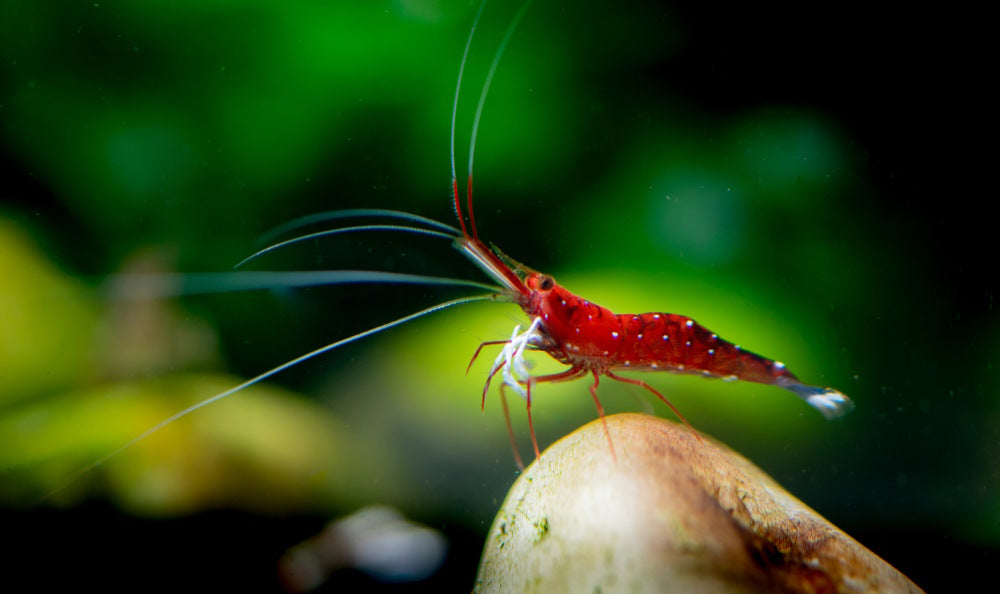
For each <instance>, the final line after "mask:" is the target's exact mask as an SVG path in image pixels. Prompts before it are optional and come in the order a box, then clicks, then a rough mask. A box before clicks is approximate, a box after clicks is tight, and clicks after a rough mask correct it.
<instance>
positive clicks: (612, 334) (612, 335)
mask: <svg viewBox="0 0 1000 594" xmlns="http://www.w3.org/2000/svg"><path fill="white" fill-rule="evenodd" d="M611 338H618V333H617V332H615V331H614V330H612V331H611Z"/></svg>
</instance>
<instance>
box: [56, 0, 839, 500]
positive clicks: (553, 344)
mask: <svg viewBox="0 0 1000 594" xmlns="http://www.w3.org/2000/svg"><path fill="white" fill-rule="evenodd" d="M530 4H531V0H527V1H526V2H525V3H524V4H523V5H522V6H521V8H520V10H519V12H518V13H517V14H516V16H515V17H514V19H513V20H512V22H511V24H510V26H509V27H508V29H507V31H506V33H505V35H504V37H503V38H502V40H501V42H500V45H499V48H498V49H497V50H496V53H495V54H494V57H493V62H492V64H491V66H490V70H489V72H488V74H487V76H486V81H485V83H484V84H483V88H482V90H481V92H480V96H479V102H478V104H477V107H476V112H475V118H474V121H473V126H472V134H471V140H470V148H469V171H468V185H467V194H466V209H465V210H464V212H463V208H462V204H461V199H460V196H459V184H458V176H457V174H456V171H455V121H456V114H457V111H458V99H459V91H460V90H461V86H462V74H463V72H464V69H465V64H466V59H467V57H468V53H469V47H470V46H471V44H472V38H473V34H474V33H475V30H476V25H477V23H478V22H479V17H480V16H481V15H482V13H483V8H484V6H485V2H483V4H482V5H480V8H479V12H478V13H477V15H476V17H475V20H474V21H473V24H472V27H471V30H470V32H469V36H468V40H467V41H466V46H465V52H464V53H463V55H462V60H461V64H460V67H459V74H458V83H457V85H456V88H455V100H454V105H453V108H452V121H451V178H452V179H451V182H452V183H451V187H452V191H451V193H452V196H453V199H454V208H455V212H456V215H457V218H458V222H459V226H460V229H456V228H454V227H452V226H450V225H447V224H445V223H441V222H438V221H435V220H432V219H429V218H426V217H423V216H419V215H415V214H410V213H404V212H399V211H392V210H385V209H351V210H338V211H329V212H324V213H317V214H314V215H309V216H306V217H302V218H300V219H296V220H293V221H290V222H289V223H286V224H284V225H281V226H280V227H278V228H277V229H275V230H273V231H272V234H271V236H272V237H277V236H279V235H282V234H285V233H286V232H288V231H291V230H293V229H297V228H302V227H305V226H309V225H314V224H317V223H321V222H326V221H331V220H341V219H351V218H376V219H389V220H391V221H404V222H405V223H406V224H399V223H397V222H392V223H391V224H386V223H378V224H373V223H367V224H361V225H354V226H342V227H336V228H332V229H327V230H323V231H319V232H314V233H307V234H304V235H299V236H297V237H293V238H291V239H287V240H284V241H280V242H278V243H274V244H272V245H270V246H268V247H266V248H264V249H262V250H260V251H258V252H256V253H254V254H252V255H251V256H249V257H248V258H246V259H244V260H243V261H241V262H240V263H238V264H237V265H236V268H240V267H242V266H243V265H244V264H246V263H248V262H250V261H251V260H255V259H256V258H258V257H260V256H262V255H264V254H266V253H269V252H272V251H274V250H277V249H280V248H284V247H286V246H289V245H291V244H294V243H299V242H303V241H306V240H314V239H318V238H321V237H326V236H331V235H337V234H342V233H352V232H369V231H389V232H404V233H413V234H420V235H424V236H429V237H438V238H445V239H448V240H450V241H451V242H452V245H453V246H454V247H455V248H456V249H458V250H459V251H460V252H461V253H462V254H464V255H465V256H466V257H467V258H469V259H470V260H471V261H472V262H474V263H475V264H476V265H477V266H479V268H481V269H482V270H483V271H484V272H485V273H486V274H487V275H488V276H489V277H490V278H491V279H492V280H493V281H494V282H495V283H496V284H497V285H499V286H494V285H487V284H485V283H478V282H474V281H468V280H462V279H451V278H440V277H430V276H424V275H413V274H403V273H396V272H386V271H371V270H362V271H349V270H346V271H345V270H339V271H304V272H244V271H236V272H230V273H220V274H204V275H181V276H180V277H158V278H156V279H150V278H146V277H142V278H138V279H136V278H132V277H118V278H115V279H112V280H113V282H112V283H111V284H112V288H113V289H114V291H113V293H114V294H115V295H116V296H117V297H119V298H136V297H149V296H150V293H152V294H155V295H168V294H179V293H202V292H219V291H234V290H252V289H260V288H263V287H274V286H284V287H298V286H306V285H317V284H344V283H404V284H423V285H450V286H462V287H472V288H479V289H486V290H487V291H488V293H486V294H481V295H474V296H469V297H462V298H458V299H452V300H450V301H446V302H443V303H440V304H438V305H434V306H431V307H428V308H425V309H423V310H420V311H418V312H415V313H412V314H409V315H406V316H403V317H401V318H398V319H396V320H394V321H391V322H387V323H385V324H381V325H379V326H375V327H372V328H370V329H368V330H365V331H363V332H359V333H357V334H354V335H353V336H349V337H346V338H342V339H339V340H336V341H334V342H331V343H330V344H328V345H326V346H323V347H320V348H317V349H315V350H313V351H311V352H309V353H306V354H304V355H301V356H299V357H296V358H295V359H292V360H290V361H287V362H285V363H282V364H281V365H278V366H276V367H274V368H272V369H270V370H268V371H265V372H263V373H261V374H259V375H257V376H255V377H253V378H251V379H249V380H247V381H245V382H243V383H241V384H239V385H237V386H234V387H233V388H231V389H229V390H226V391H225V392H222V393H219V394H216V395H214V396H211V397H209V398H206V399H204V400H202V401H200V402H198V403H197V404H194V405H192V406H190V407H188V408H185V409H183V410H181V411H180V412H177V413H176V414H174V415H172V416H170V417H169V418H167V419H164V420H163V421H161V422H160V423H157V424H156V425H154V426H152V427H150V428H149V429H147V430H146V431H144V432H143V433H141V434H140V435H138V436H137V437H135V438H134V439H132V440H131V441H129V442H128V443H126V444H124V445H122V446H121V447H119V448H118V449H116V450H114V451H112V452H111V453H109V454H107V455H106V456H104V457H102V458H101V459H99V460H97V461H95V462H94V463H92V464H90V465H88V466H87V467H85V468H82V469H80V470H79V471H78V472H77V473H75V474H74V475H73V476H72V477H70V478H69V480H67V481H66V482H64V483H63V484H62V485H61V486H59V487H58V488H56V489H54V490H53V491H50V492H49V493H48V494H47V495H46V496H45V497H43V498H42V501H45V500H46V499H48V498H49V497H51V496H52V495H53V494H54V493H57V492H59V491H61V490H62V489H63V488H65V487H66V486H67V485H69V484H71V483H73V482H75V481H76V480H77V479H78V478H80V477H81V476H83V475H85V474H87V473H89V472H90V471H92V470H93V469H94V468H96V467H98V466H100V465H101V464H103V463H104V462H106V461H108V460H110V459H111V458H113V457H115V456H117V455H118V454H119V453H121V452H123V451H124V450H126V449H128V448H130V447H131V446H132V445H134V444H135V443H137V442H139V441H141V440H143V439H145V438H146V437H148V436H149V435H151V434H153V433H155V432H157V431H159V430H160V429H162V428H164V427H166V426H167V425H169V424H171V423H173V422H174V421H176V420H177V419H180V418H181V417H184V416H187V415H189V414H191V413H193V412H195V411H196V410H198V409H201V408H203V407H205V406H208V405H210V404H212V403H214V402H217V401H219V400H222V399H223V398H226V397H228V396H231V395H233V394H235V393H237V392H239V391H241V390H243V389H244V388H246V387H248V386H251V385H253V384H255V383H258V382H261V381H263V380H265V379H268V378H270V377H272V376H274V375H276V374H278V373H280V372H282V371H284V370H286V369H288V368H290V367H292V366H294V365H298V364H300V363H302V362H304V361H306V360H309V359H311V358H313V357H317V356H319V355H321V354H325V353H328V352H330V351H332V350H335V349H338V348H340V347H342V346H344V345H347V344H350V343H352V342H355V341H358V340H361V339H363V338H366V337H368V336H371V335H373V334H376V333H378V332H382V331H384V330H389V329H391V328H395V327H397V326H400V325H402V324H405V323H407V322H409V321H411V320H415V319H417V318H420V317H423V316H427V315H430V314H432V313H436V312H439V311H443V310H445V309H450V308H452V307H455V306H458V305H463V304H466V303H472V302H477V301H484V300H489V301H509V302H512V303H515V304H517V305H519V306H520V307H521V309H522V310H524V312H525V314H527V315H528V317H529V318H530V319H531V320H532V322H531V325H530V327H529V328H528V330H527V331H525V332H523V333H519V330H520V329H519V328H515V330H514V333H513V335H512V337H511V339H510V340H497V341H488V342H484V343H482V344H480V345H479V348H477V349H476V352H475V354H474V355H473V357H472V361H470V363H469V368H471V366H472V363H473V362H474V361H475V360H476V357H478V355H479V353H480V352H481V350H482V349H483V347H485V346H488V345H503V350H502V352H501V354H500V356H499V357H497V359H496V361H495V362H494V365H493V368H492V369H491V370H490V372H489V374H488V376H487V379H486V384H485V386H484V388H483V405H484V406H485V399H486V394H487V391H488V390H489V386H490V381H491V380H492V379H493V377H495V376H496V374H497V373H502V375H503V378H504V384H503V385H502V386H501V401H502V403H503V407H504V413H505V418H506V422H507V430H508V433H509V435H510V437H511V442H512V444H513V443H514V434H513V429H512V427H511V424H510V416H509V414H507V412H508V410H507V403H506V399H505V398H504V392H503V390H504V388H505V387H510V388H513V389H514V390H516V391H518V392H519V393H522V394H523V395H524V396H525V398H526V401H527V410H528V426H529V429H530V432H531V442H532V446H533V447H534V452H535V457H536V458H538V457H540V455H541V454H540V452H539V448H538V440H537V439H536V437H535V430H534V425H533V422H532V419H531V390H532V387H533V386H534V385H536V384H539V383H545V382H554V381H561V380H569V379H574V378H577V377H580V376H583V375H586V374H588V373H589V374H591V375H592V376H593V384H591V386H590V394H591V396H592V397H593V399H594V404H595V406H596V407H597V412H598V414H599V416H600V418H601V420H602V421H604V410H603V407H602V406H601V403H600V401H599V400H598V398H597V387H598V385H599V384H600V379H601V377H602V376H607V377H609V378H611V379H613V380H615V381H619V382H624V383H628V384H633V385H637V386H641V387H643V388H645V389H647V390H649V391H650V392H652V393H653V394H655V395H656V396H657V397H658V398H659V399H660V400H662V401H663V402H665V403H666V404H667V405H668V406H670V408H671V409H672V410H673V411H674V412H675V413H676V414H677V416H678V417H679V418H680V419H681V420H682V421H684V422H685V423H686V424H688V426H689V427H690V423H687V421H686V420H685V419H684V417H683V416H682V415H681V414H680V412H679V411H678V410H677V409H676V408H675V407H674V406H673V405H672V404H671V403H670V402H669V401H668V400H667V399H666V398H664V396H663V395H662V394H661V393H660V392H658V391H657V390H656V389H655V388H653V387H652V386H650V385H648V384H647V383H646V382H644V381H642V380H638V379H632V378H627V377H622V376H619V375H617V373H616V371H619V370H624V369H635V370H644V371H653V370H657V371H671V372H675V373H699V374H702V375H705V376H709V377H718V378H723V379H730V380H736V379H739V380H744V381H751V382H758V383H763V384H772V385H776V386H780V387H782V388H785V389H788V390H790V391H792V392H794V393H795V394H796V395H798V396H799V397H800V398H802V399H804V400H806V402H808V403H809V404H810V405H812V406H813V407H815V408H816V409H818V410H819V411H820V412H822V413H823V414H824V415H826V416H827V417H828V418H833V417H836V416H839V415H840V414H843V413H845V412H847V411H848V410H850V409H851V407H852V406H853V404H852V403H851V401H850V399H848V398H847V397H846V396H844V395H843V394H841V393H840V392H838V391H836V390H833V389H831V388H819V387H815V386H809V385H806V384H803V383H801V382H800V381H799V380H798V379H797V378H796V377H795V376H794V375H792V373H791V372H789V371H788V370H786V369H785V368H784V365H782V364H781V363H778V362H776V361H771V360H769V359H766V358H764V357H761V356H760V355H756V354H754V353H751V352H749V351H745V350H743V349H741V348H740V347H739V346H736V345H734V344H732V343H730V342H727V341H725V340H723V339H721V338H719V337H718V336H716V335H715V334H714V333H712V332H710V331H709V330H707V329H705V328H704V327H702V326H701V325H699V324H697V323H695V322H694V321H693V320H691V319H690V318H688V317H685V316H680V315H675V314H666V313H646V314H639V315H632V314H615V313H613V312H612V311H610V310H608V309H606V308H604V307H601V306H599V305H596V304H594V303H591V302H589V301H587V300H585V299H583V298H581V297H579V296H577V295H574V294H573V293H571V292H569V291H568V290H566V289H565V288H563V287H561V286H560V285H558V284H557V283H556V282H555V280H554V279H553V278H552V277H551V276H548V275H546V274H542V273H540V272H537V271H534V270H531V269H530V268H528V267H526V266H524V265H522V264H519V263H517V262H515V261H514V260H512V259H511V258H508V257H507V256H505V255H504V254H502V253H501V252H500V251H499V250H497V249H495V248H493V249H491V248H490V247H489V246H487V245H486V244H485V243H484V242H483V241H482V240H481V239H480V238H479V233H478V231H477V229H476V223H475V217H474V215H473V209H472V163H473V155H474V149H475V144H476V142H475V141H476V134H477V131H478V128H479V121H480V117H481V115H482V110H483V105H484V102H485V99H486V95H487V92H488V90H489V87H490V82H491V81H492V79H493V75H494V73H495V72H496V68H497V65H498V64H499V62H500V58H501V56H502V55H503V51H504V49H505V47H506V46H507V43H508V41H510V38H511V36H512V34H513V32H514V29H515V27H516V25H517V24H518V22H519V21H520V20H521V18H522V17H523V16H524V14H525V12H526V10H527V8H528V6H529V5H530ZM466 217H467V218H468V224H466ZM527 349H531V350H540V351H544V352H546V353H548V354H549V355H550V356H551V357H553V358H554V359H556V360H557V361H559V362H561V363H564V364H566V365H568V366H569V368H568V369H566V370H565V371H563V372H561V373H556V374H551V375H542V376H532V375H531V374H530V372H529V371H528V364H527V363H526V362H525V360H524V352H525V350H527ZM604 430H605V434H606V435H607V438H608V443H609V444H610V445H611V452H612V455H615V454H614V444H613V443H612V441H611V436H610V434H609V433H608V430H607V424H606V423H605V426H604ZM693 430H694V429H693V428H692V431H693ZM695 435H697V433H695ZM514 456H515V459H516V461H517V463H518V466H521V467H523V463H522V462H521V458H520V455H519V454H518V453H517V448H516V447H515V448H514Z"/></svg>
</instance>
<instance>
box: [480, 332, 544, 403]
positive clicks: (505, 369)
mask: <svg viewBox="0 0 1000 594" xmlns="http://www.w3.org/2000/svg"><path fill="white" fill-rule="evenodd" d="M541 323H542V319H541V318H535V319H534V320H532V322H531V326H529V327H528V329H527V330H525V331H524V332H521V326H515V327H514V331H513V332H512V333H511V336H510V341H509V342H507V344H505V345H504V346H503V350H502V351H501V352H500V354H499V355H497V358H496V360H494V361H493V367H492V368H491V369H490V375H493V374H495V373H496V372H497V371H498V370H499V371H501V373H502V375H503V383H504V384H505V385H507V386H510V387H511V388H512V389H513V390H514V391H515V392H517V393H518V394H520V395H521V397H522V398H527V397H528V392H527V389H526V388H527V386H528V382H530V381H531V367H532V364H531V362H530V361H527V360H525V358H524V351H525V350H526V349H527V348H528V346H531V345H534V346H540V345H542V344H543V343H544V341H545V336H544V335H543V334H542V333H541V332H540V331H539V326H540V325H541Z"/></svg>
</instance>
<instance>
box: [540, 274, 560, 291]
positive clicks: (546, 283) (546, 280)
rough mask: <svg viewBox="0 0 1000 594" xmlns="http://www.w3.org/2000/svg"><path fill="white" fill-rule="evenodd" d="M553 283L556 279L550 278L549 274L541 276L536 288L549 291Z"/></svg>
mask: <svg viewBox="0 0 1000 594" xmlns="http://www.w3.org/2000/svg"><path fill="white" fill-rule="evenodd" d="M555 284H556V281H554V280H552V277H551V276H543V277H542V280H541V281H539V283H538V288H539V289H541V290H543V291H550V290H552V287H554V286H555Z"/></svg>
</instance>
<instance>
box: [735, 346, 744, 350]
mask: <svg viewBox="0 0 1000 594" xmlns="http://www.w3.org/2000/svg"><path fill="white" fill-rule="evenodd" d="M733 348H734V349H736V350H737V351H742V350H743V347H741V346H740V345H736V346H734V347H733Z"/></svg>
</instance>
